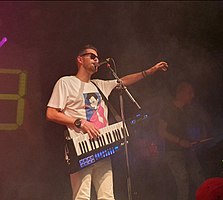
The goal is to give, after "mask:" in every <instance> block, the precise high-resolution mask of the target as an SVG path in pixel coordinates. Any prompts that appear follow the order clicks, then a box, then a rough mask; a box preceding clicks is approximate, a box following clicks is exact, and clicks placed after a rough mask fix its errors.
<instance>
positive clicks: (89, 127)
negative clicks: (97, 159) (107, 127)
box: [80, 120, 100, 139]
mask: <svg viewBox="0 0 223 200" xmlns="http://www.w3.org/2000/svg"><path fill="white" fill-rule="evenodd" d="M80 129H81V130H82V131H83V132H84V133H87V134H88V135H89V138H90V139H93V138H97V137H98V136H99V135H100V132H99V130H98V129H97V128H96V127H95V126H94V124H93V123H91V122H89V121H87V120H82V124H81V128H80Z"/></svg>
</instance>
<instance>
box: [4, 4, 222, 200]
mask: <svg viewBox="0 0 223 200" xmlns="http://www.w3.org/2000/svg"><path fill="white" fill-rule="evenodd" d="M222 11H223V3H222V2H217V1H214V2H211V1H209V2H204V1H197V2H196V1H195V2H180V1H179V2H178V1H172V2H168V1H167V2H159V1H149V2H144V1H135V2H127V1H126V2H125V1H123V2H118V1H114V2H106V1H104V2H97V1H95V2H88V1H84V2H78V1H77V2H75V1H67V2H62V1H61V2H60V1H55V2H54V1H48V2H43V1H39V2H31V1H30V2H29V1H27V2H26V1H21V2H13V1H12V2H1V3H0V39H2V38H3V37H7V39H8V41H7V42H6V43H5V44H4V45H3V46H2V47H1V48H0V68H1V69H18V70H22V71H23V72H25V73H26V74H27V82H26V95H25V96H24V100H25V106H24V116H23V123H22V124H21V126H19V127H18V128H17V129H16V130H4V129H1V130H0V148H1V151H0V152H1V153H0V159H1V166H0V173H1V176H0V180H1V186H0V195H1V199H3V200H8V199H18V200H25V199H29V200H30V199H33V200H34V199H36V200H38V199H42V200H47V199H55V200H56V199H58V200H59V199H60V200H61V199H70V195H71V191H70V185H69V178H68V175H67V169H66V165H65V163H64V158H63V134H62V132H63V129H64V127H62V126H60V125H56V124H53V123H51V122H47V121H45V110H46V104H47V102H48V100H49V97H50V94H51V92H52V88H53V85H54V84H55V82H56V80H57V79H58V78H59V77H61V76H63V75H69V74H74V73H75V71H76V69H75V57H74V55H75V51H76V50H77V49H78V48H79V47H80V46H82V45H83V44H86V43H91V44H94V45H95V46H96V47H97V48H98V50H99V54H100V57H101V58H102V59H105V58H107V57H112V58H113V59H114V60H115V63H116V67H117V74H118V75H119V76H120V77H121V76H123V75H126V74H128V73H133V72H137V71H141V70H143V69H146V68H147V67H149V66H152V65H153V64H155V63H156V62H158V61H161V60H164V61H166V62H168V64H169V70H168V71H167V72H166V73H160V72H158V73H157V74H155V75H153V76H151V77H148V78H147V79H144V80H142V81H141V82H139V83H137V84H135V85H133V86H130V87H129V90H130V92H131V94H132V95H133V97H134V98H135V99H136V100H137V102H138V103H139V104H140V105H141V106H142V110H143V112H144V113H148V114H149V116H151V119H150V121H151V122H150V123H151V124H153V117H154V116H155V115H156V113H157V112H158V109H159V104H160V103H162V102H163V101H165V99H167V98H169V96H170V94H171V91H172V89H173V88H174V86H175V84H176V83H177V82H178V81H179V80H181V79H187V80H190V81H191V82H193V84H194V85H195V89H196V99H195V100H196V101H197V102H199V103H200V104H201V105H202V106H203V107H204V108H205V110H206V111H207V112H208V113H209V115H210V117H211V119H212V122H213V132H214V135H215V136H216V138H217V141H216V143H213V147H214V148H215V147H216V145H217V144H218V141H221V135H222V134H221V132H222V117H223V115H222V111H223V109H222V101H223V97H222V89H223V88H222V87H223V85H222V81H223V80H222V79H223V75H222V74H223V73H222V70H223V68H222V61H223V60H222V53H223V52H222V47H223V39H222V30H223V26H222V25H223V22H222V18H223V16H222V15H223V12H222ZM95 76H96V77H98V78H103V79H110V78H113V77H112V75H111V73H110V72H109V70H108V69H107V68H104V67H101V68H100V70H99V72H98V74H97V75H95ZM1 77H3V78H1V86H0V89H1V91H0V92H1V96H2V94H3V93H5V88H7V87H5V85H4V84H9V85H10V84H12V87H15V85H16V84H18V83H15V82H11V81H15V80H14V78H11V77H10V76H9V77H7V78H6V76H5V74H2V73H1ZM5 79H7V81H5ZM9 88H10V87H9ZM6 93H7V92H6ZM13 93H17V92H15V91H13ZM111 101H112V102H113V103H114V105H115V107H116V108H117V109H119V102H118V101H119V99H118V93H117V92H115V91H114V92H113V93H112V95H111ZM0 102H1V103H0V105H1V109H2V112H1V120H2V121H1V122H0V123H5V121H3V119H8V120H9V121H10V120H11V121H14V120H15V116H14V115H12V112H13V106H12V107H11V106H10V105H11V104H10V105H7V103H9V100H8V101H7V100H6V101H3V100H2V98H1V99H0ZM10 102H11V101H10ZM124 102H125V105H124V107H125V117H126V118H131V117H133V116H134V115H135V114H137V113H138V110H137V108H136V107H135V105H134V104H133V103H132V102H131V101H130V100H129V99H128V98H127V97H125V98H124ZM5 105H6V106H5ZM7 106H8V107H7ZM3 108H4V109H3ZM10 109H11V110H10ZM14 112H18V111H16V110H14ZM10 113H11V115H10ZM10 117H11V118H13V119H10ZM146 123H147V122H146ZM138 126H139V127H137V128H133V130H132V131H133V132H134V131H135V130H137V131H138V129H139V132H140V131H142V132H143V130H144V129H146V130H147V129H151V127H149V128H148V127H145V126H144V125H142V124H139V125H138ZM140 128H141V129H140ZM130 129H132V127H130ZM152 131H153V129H152ZM215 149H218V148H215ZM221 152H222V151H220V150H219V151H217V153H216V154H218V155H219V158H217V164H215V160H211V161H210V162H209V163H214V164H213V165H212V164H211V166H210V167H209V168H207V169H206V170H207V171H208V172H207V175H208V176H212V175H217V174H218V173H217V172H218V167H219V165H220V163H218V159H221V158H222V156H221V154H222V153H221ZM210 157H211V156H210ZM121 158H122V156H120V158H116V159H117V160H116V163H117V164H116V165H115V166H114V167H115V175H116V176H115V177H119V178H115V183H116V184H115V188H116V195H117V199H125V198H126V184H125V174H123V173H120V172H121V171H122V170H120V169H122V168H123V165H124V163H123V162H124V161H123V159H121ZM205 159H207V158H205ZM207 160H210V159H209V158H208V159H207ZM216 168H217V169H216ZM158 169H160V170H162V168H159V167H158ZM157 173H158V172H157ZM169 179H170V180H169ZM157 180H159V179H157ZM167 181H171V178H170V177H168V176H167V177H166V179H164V180H163V182H167ZM133 182H134V180H133ZM170 185H171V184H170ZM161 186H162V184H161ZM171 189H172V190H173V191H174V184H173V187H170V188H169V190H171ZM168 194H169V193H168ZM167 196H168V195H167ZM151 198H152V197H151ZM160 198H161V197H160ZM163 198H164V197H163ZM163 198H162V199H163ZM166 198H168V197H166ZM171 198H172V199H173V197H170V199H171ZM157 199H158V198H157Z"/></svg>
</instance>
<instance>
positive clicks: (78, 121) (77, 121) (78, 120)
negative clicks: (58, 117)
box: [74, 118, 81, 128]
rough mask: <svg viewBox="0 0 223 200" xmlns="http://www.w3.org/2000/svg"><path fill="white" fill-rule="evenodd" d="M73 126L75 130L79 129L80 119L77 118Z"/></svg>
mask: <svg viewBox="0 0 223 200" xmlns="http://www.w3.org/2000/svg"><path fill="white" fill-rule="evenodd" d="M74 125H75V126H76V127H77V128H80V127H81V119H80V118H77V119H76V120H75V121H74Z"/></svg>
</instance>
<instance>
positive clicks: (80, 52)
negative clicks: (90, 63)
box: [78, 44, 98, 56]
mask: <svg viewBox="0 0 223 200" xmlns="http://www.w3.org/2000/svg"><path fill="white" fill-rule="evenodd" d="M86 49H93V50H95V51H96V52H98V50H97V48H96V47H95V46H94V45H92V44H86V45H84V46H83V47H81V48H80V50H79V51H78V56H80V55H82V54H84V53H85V51H86Z"/></svg>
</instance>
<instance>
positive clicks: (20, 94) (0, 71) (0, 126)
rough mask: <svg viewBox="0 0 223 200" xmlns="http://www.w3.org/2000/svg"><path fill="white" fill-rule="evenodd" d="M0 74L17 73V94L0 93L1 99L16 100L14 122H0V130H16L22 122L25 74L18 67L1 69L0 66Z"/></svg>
mask: <svg viewBox="0 0 223 200" xmlns="http://www.w3.org/2000/svg"><path fill="white" fill-rule="evenodd" d="M0 74H17V75H18V76H19V83H18V94H0V101H1V100H9V101H12V100H14V101H17V111H16V112H17V113H16V119H15V123H1V122H0V130H16V129H17V128H18V127H19V126H21V125H22V124H23V120H24V108H25V100H24V96H25V95H26V82H27V74H26V73H25V72H24V71H22V70H19V69H2V68H0Z"/></svg>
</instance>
